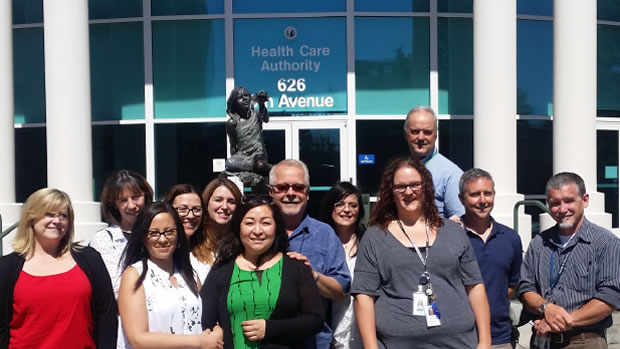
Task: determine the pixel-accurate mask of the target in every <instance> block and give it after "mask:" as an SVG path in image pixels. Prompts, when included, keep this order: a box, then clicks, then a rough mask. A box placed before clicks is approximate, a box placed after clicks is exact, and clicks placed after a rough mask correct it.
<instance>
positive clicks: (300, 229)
mask: <svg viewBox="0 0 620 349" xmlns="http://www.w3.org/2000/svg"><path fill="white" fill-rule="evenodd" d="M309 231H310V216H308V213H306V214H305V215H304V218H303V219H302V220H301V222H300V223H299V225H298V226H297V228H295V230H293V233H292V234H291V235H290V236H289V237H288V238H289V240H290V239H293V238H294V237H296V236H297V235H301V234H303V233H307V232H309Z"/></svg>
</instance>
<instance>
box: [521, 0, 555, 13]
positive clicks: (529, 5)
mask: <svg viewBox="0 0 620 349" xmlns="http://www.w3.org/2000/svg"><path fill="white" fill-rule="evenodd" d="M517 14H520V15H534V16H553V0H517Z"/></svg>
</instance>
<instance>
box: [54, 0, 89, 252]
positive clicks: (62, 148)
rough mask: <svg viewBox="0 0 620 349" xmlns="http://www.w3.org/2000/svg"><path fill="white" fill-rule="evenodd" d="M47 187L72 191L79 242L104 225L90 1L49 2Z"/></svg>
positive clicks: (70, 194) (70, 193)
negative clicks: (96, 180) (96, 185)
mask: <svg viewBox="0 0 620 349" xmlns="http://www.w3.org/2000/svg"><path fill="white" fill-rule="evenodd" d="M43 30H44V41H45V94H46V98H45V102H46V117H47V124H46V126H47V130H46V131H47V183H48V186H49V187H55V188H58V189H60V190H63V191H66V192H67V193H68V194H69V196H70V197H71V200H72V202H73V205H74V209H75V213H76V223H78V224H77V225H78V226H79V227H76V240H80V239H86V240H88V239H89V237H90V233H92V232H94V231H93V230H96V229H97V228H99V227H100V226H101V224H100V221H101V215H100V212H99V204H98V203H96V202H94V201H93V184H92V183H93V171H92V143H91V115H90V61H89V40H88V1H87V0H63V1H58V0H44V1H43Z"/></svg>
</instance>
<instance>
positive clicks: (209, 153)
mask: <svg viewBox="0 0 620 349" xmlns="http://www.w3.org/2000/svg"><path fill="white" fill-rule="evenodd" d="M225 158H226V129H225V126H224V123H223V122H216V123H201V124H158V125H155V174H156V188H155V192H156V195H157V197H158V198H162V197H163V196H164V194H165V193H166V191H167V190H168V189H169V188H170V187H171V186H173V185H175V184H177V183H189V184H193V185H195V186H196V188H198V189H199V190H202V189H203V188H204V187H205V186H206V185H207V183H209V181H211V180H212V179H213V178H215V177H217V176H218V175H219V172H215V171H214V170H213V159H225Z"/></svg>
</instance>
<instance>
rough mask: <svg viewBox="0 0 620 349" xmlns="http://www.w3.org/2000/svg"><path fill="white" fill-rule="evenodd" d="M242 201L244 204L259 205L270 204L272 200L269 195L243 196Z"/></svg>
mask: <svg viewBox="0 0 620 349" xmlns="http://www.w3.org/2000/svg"><path fill="white" fill-rule="evenodd" d="M242 201H243V203H244V204H248V203H253V202H258V203H261V204H270V203H272V202H273V198H272V197H271V196H269V195H255V194H245V195H244V196H243V200H242Z"/></svg>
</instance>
